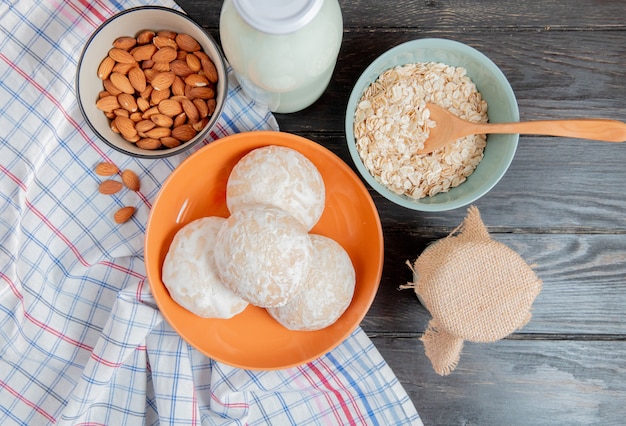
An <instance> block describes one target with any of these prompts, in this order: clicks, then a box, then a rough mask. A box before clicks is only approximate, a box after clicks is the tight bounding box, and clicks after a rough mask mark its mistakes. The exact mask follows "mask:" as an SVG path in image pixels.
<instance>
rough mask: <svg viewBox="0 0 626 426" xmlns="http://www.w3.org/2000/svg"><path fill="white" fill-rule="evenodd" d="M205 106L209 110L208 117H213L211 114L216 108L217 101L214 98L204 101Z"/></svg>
mask: <svg viewBox="0 0 626 426" xmlns="http://www.w3.org/2000/svg"><path fill="white" fill-rule="evenodd" d="M206 106H207V108H208V109H209V111H208V115H213V113H214V112H215V108H217V101H216V100H215V98H213V99H208V100H207V101H206Z"/></svg>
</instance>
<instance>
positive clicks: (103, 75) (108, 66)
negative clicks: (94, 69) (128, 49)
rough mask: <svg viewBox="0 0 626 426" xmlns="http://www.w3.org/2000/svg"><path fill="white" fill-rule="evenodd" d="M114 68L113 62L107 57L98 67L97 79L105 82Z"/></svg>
mask: <svg viewBox="0 0 626 426" xmlns="http://www.w3.org/2000/svg"><path fill="white" fill-rule="evenodd" d="M114 66H115V60H114V59H113V58H111V57H110V56H107V57H106V58H104V59H103V60H102V62H100V66H99V67H98V78H100V79H101V80H106V79H107V78H109V75H110V74H111V71H113V67H114Z"/></svg>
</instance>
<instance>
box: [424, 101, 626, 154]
mask: <svg viewBox="0 0 626 426" xmlns="http://www.w3.org/2000/svg"><path fill="white" fill-rule="evenodd" d="M426 108H428V109H429V110H430V119H431V120H433V121H434V122H435V123H437V125H436V126H435V127H434V128H432V129H430V135H429V136H428V139H426V142H424V148H423V149H421V150H419V151H418V152H417V153H418V154H428V153H430V152H433V151H435V150H437V149H439V148H441V147H443V146H444V145H447V144H449V143H450V142H452V141H454V140H456V139H458V138H460V137H463V136H468V135H482V134H489V133H520V134H524V135H548V136H565V137H570V138H579V139H593V140H598V141H604V142H625V141H626V123H623V122H621V121H617V120H608V119H604V118H581V119H575V120H542V121H527V122H521V123H470V122H469V121H465V120H463V119H460V118H458V117H456V116H455V115H454V114H452V113H451V112H450V111H448V110H446V109H444V108H441V107H440V106H437V105H434V104H426Z"/></svg>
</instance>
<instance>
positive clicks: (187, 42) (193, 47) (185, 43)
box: [176, 34, 200, 52]
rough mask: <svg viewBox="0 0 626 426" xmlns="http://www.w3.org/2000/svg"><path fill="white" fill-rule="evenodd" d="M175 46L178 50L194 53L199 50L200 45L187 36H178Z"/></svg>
mask: <svg viewBox="0 0 626 426" xmlns="http://www.w3.org/2000/svg"><path fill="white" fill-rule="evenodd" d="M176 44H177V45H178V48H179V49H182V50H184V51H185V52H196V51H198V50H200V44H199V43H198V42H197V41H196V39H195V38H193V37H192V36H190V35H189V34H178V35H177V36H176Z"/></svg>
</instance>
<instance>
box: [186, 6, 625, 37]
mask: <svg viewBox="0 0 626 426" xmlns="http://www.w3.org/2000/svg"><path fill="white" fill-rule="evenodd" d="M177 3H178V4H179V5H180V6H181V7H182V8H183V10H185V11H186V12H187V13H188V14H189V15H190V16H193V18H194V19H195V20H196V21H197V22H199V23H200V24H201V25H204V26H206V27H209V28H217V27H218V25H219V12H220V10H221V7H222V3H223V1H222V0H177ZM339 4H340V6H341V11H342V14H343V21H344V27H345V28H347V29H351V28H371V27H378V28H420V29H430V28H438V29H440V28H446V29H450V30H452V31H455V32H456V31H460V30H462V31H464V32H467V31H471V30H473V29H482V28H489V29H491V30H494V31H495V30H496V29H501V28H515V29H516V30H524V29H536V28H548V27H549V28H550V29H552V30H560V29H587V28H591V27H593V28H597V29H611V28H623V27H624V21H623V15H624V3H623V2H622V1H620V0H612V1H602V2H587V3H586V4H585V6H584V13H581V3H580V1H579V0H565V1H564V0H547V1H538V0H532V1H525V2H520V1H516V0H503V1H498V2H497V3H494V2H489V1H484V2H481V1H473V0H449V1H442V0H424V1H414V0H400V1H394V2H385V1H365V0H356V1H348V0H341V1H340V2H339Z"/></svg>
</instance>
